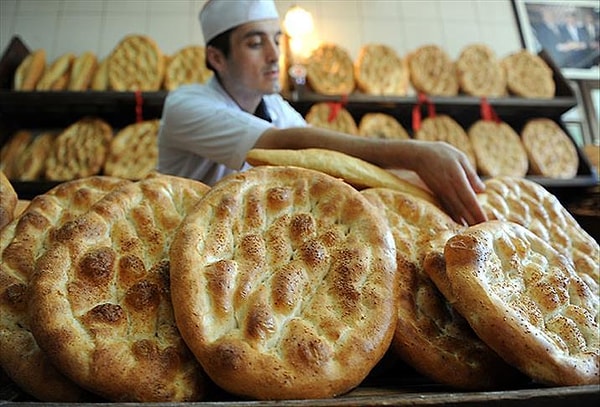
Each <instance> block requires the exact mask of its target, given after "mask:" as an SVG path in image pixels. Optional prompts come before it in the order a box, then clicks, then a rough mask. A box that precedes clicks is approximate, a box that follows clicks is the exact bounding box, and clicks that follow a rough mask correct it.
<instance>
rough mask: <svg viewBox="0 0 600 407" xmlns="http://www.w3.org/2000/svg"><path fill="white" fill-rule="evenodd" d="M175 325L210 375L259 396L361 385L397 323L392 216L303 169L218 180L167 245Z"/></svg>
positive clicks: (316, 394) (315, 393) (259, 170)
mask: <svg viewBox="0 0 600 407" xmlns="http://www.w3.org/2000/svg"><path fill="white" fill-rule="evenodd" d="M171 262H172V267H171V291H172V296H173V305H174V308H175V316H176V320H177V324H178V326H179V328H180V330H181V333H182V335H183V337H184V338H185V340H186V342H187V343H188V345H189V346H190V348H191V349H192V351H193V352H194V354H195V355H196V357H197V358H198V360H199V361H200V363H201V364H202V366H203V367H204V369H205V371H206V372H207V374H208V375H209V376H210V377H211V378H212V379H213V381H215V382H216V383H217V384H218V385H219V386H220V387H222V388H223V389H225V390H227V391H229V392H231V393H235V394H238V395H243V396H245V397H249V398H253V399H307V398H326V397H333V396H336V395H339V394H343V393H346V392H347V391H349V390H350V389H352V388H354V387H356V386H357V385H359V384H360V383H361V382H362V380H363V379H364V378H365V377H366V375H367V374H368V373H369V372H370V371H371V369H372V368H373V367H374V366H375V364H376V363H377V362H378V361H379V360H380V359H381V357H382V356H383V355H384V353H385V352H386V351H387V349H388V347H389V345H390V341H391V339H392V336H393V331H394V326H395V322H396V289H395V287H396V286H397V282H396V273H395V270H396V261H395V249H394V242H393V238H392V235H391V232H390V230H389V228H388V227H387V224H386V222H385V221H384V220H383V219H382V218H381V216H380V215H379V213H378V212H377V211H376V210H375V209H374V208H373V207H372V206H371V204H369V203H368V201H367V200H366V199H365V198H364V197H363V196H362V195H361V194H360V193H359V192H358V191H356V190H355V189H353V188H352V187H351V186H349V185H347V184H345V183H343V182H342V181H340V180H337V179H335V178H332V177H330V176H328V175H325V174H322V173H319V172H316V171H313V170H307V169H303V168H297V167H269V166H263V167H256V168H253V169H251V170H248V171H246V172H243V173H239V174H235V175H233V176H230V177H228V178H226V179H223V180H221V181H220V182H219V183H218V184H216V185H215V186H214V187H213V188H212V189H211V191H210V192H209V193H207V194H206V196H205V197H204V199H202V200H201V201H200V202H199V204H198V205H197V206H196V208H195V209H194V211H193V212H192V213H190V214H189V215H188V216H187V218H186V220H185V222H184V223H183V224H182V227H181V229H180V230H179V232H178V233H177V236H176V238H175V240H174V241H173V244H172V246H171Z"/></svg>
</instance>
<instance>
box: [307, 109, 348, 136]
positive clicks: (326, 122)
mask: <svg viewBox="0 0 600 407" xmlns="http://www.w3.org/2000/svg"><path fill="white" fill-rule="evenodd" d="M305 119H306V122H307V123H308V124H310V125H312V126H316V127H322V128H325V129H330V130H335V131H341V132H342V133H348V134H355V135H356V134H358V127H357V126H356V122H355V121H354V118H353V117H352V115H351V114H350V112H349V111H348V110H346V108H345V107H342V106H341V105H338V106H336V105H335V103H328V102H319V103H315V104H314V105H312V106H311V107H310V109H309V110H308V112H307V113H306V117H305Z"/></svg>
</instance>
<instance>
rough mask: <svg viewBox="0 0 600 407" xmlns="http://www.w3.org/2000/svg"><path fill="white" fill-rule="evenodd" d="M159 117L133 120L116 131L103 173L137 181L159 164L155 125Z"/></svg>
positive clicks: (157, 126)
mask: <svg viewBox="0 0 600 407" xmlns="http://www.w3.org/2000/svg"><path fill="white" fill-rule="evenodd" d="M159 126H160V120H147V121H143V122H139V123H133V124H130V125H129V126H126V127H124V128H123V129H121V130H119V132H118V133H117V134H116V135H115V137H114V138H113V139H112V141H111V142H110V148H109V149H108V154H107V157H106V162H105V163H104V173H105V174H106V175H112V176H115V177H121V178H127V179H133V180H139V179H143V178H145V177H146V176H147V175H148V174H150V172H152V171H154V170H155V169H156V167H157V165H158V141H157V140H158V128H159Z"/></svg>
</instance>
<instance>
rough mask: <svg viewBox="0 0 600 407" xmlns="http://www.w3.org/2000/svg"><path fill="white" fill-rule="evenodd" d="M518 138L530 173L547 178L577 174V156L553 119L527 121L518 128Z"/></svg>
mask: <svg viewBox="0 0 600 407" xmlns="http://www.w3.org/2000/svg"><path fill="white" fill-rule="evenodd" d="M521 138H522V140H523V145H524V146H525V150H526V151H527V156H528V157H529V165H530V171H531V173H532V174H533V175H541V176H544V177H549V178H573V177H574V176H575V175H577V171H578V169H579V156H578V155H577V149H576V148H575V144H574V143H573V140H571V138H570V137H569V136H568V135H567V133H565V132H564V131H563V130H562V129H561V128H560V126H559V125H558V124H556V122H555V121H554V120H552V119H546V118H539V119H531V120H529V121H528V122H527V123H526V124H525V126H524V127H523V130H521Z"/></svg>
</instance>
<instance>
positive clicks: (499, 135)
mask: <svg viewBox="0 0 600 407" xmlns="http://www.w3.org/2000/svg"><path fill="white" fill-rule="evenodd" d="M467 134H468V136H469V140H470V141H471V146H472V147H473V153H474V154H475V161H476V162H477V169H478V171H479V173H480V174H481V175H484V176H491V177H497V176H501V175H507V176H513V177H524V176H525V175H526V174H527V169H528V168H529V160H528V158H527V152H526V151H525V147H523V143H522V142H521V138H520V137H519V135H518V134H517V132H515V131H514V130H513V129H512V127H510V126H509V125H508V124H507V123H505V122H500V123H497V122H495V121H491V120H478V121H476V122H475V123H473V124H472V125H471V127H469V130H468V131H467Z"/></svg>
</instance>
